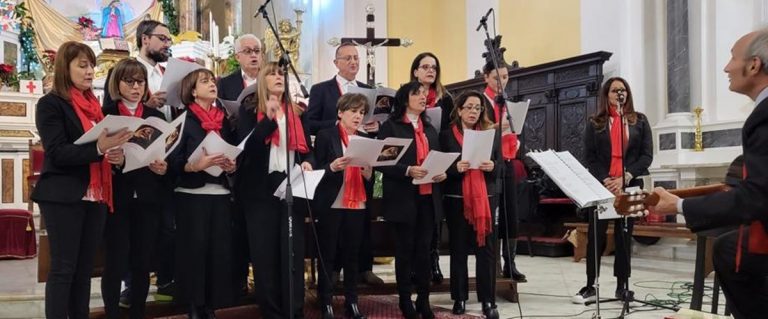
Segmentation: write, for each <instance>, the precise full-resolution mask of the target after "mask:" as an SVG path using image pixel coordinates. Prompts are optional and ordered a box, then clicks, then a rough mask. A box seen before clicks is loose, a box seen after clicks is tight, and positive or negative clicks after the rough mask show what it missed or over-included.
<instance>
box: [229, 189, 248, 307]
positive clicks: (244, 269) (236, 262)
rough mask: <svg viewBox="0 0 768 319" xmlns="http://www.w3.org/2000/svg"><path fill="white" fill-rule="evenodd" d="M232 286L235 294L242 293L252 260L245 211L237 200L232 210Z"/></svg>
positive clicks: (246, 282)
mask: <svg viewBox="0 0 768 319" xmlns="http://www.w3.org/2000/svg"><path fill="white" fill-rule="evenodd" d="M232 214H233V215H232V275H233V280H234V281H233V284H232V288H234V289H235V296H237V295H239V294H240V293H241V289H242V288H243V287H247V284H248V264H249V263H250V262H251V256H250V250H249V249H248V236H247V232H246V226H245V213H244V211H243V208H242V205H240V203H239V202H237V201H235V204H234V208H233V210H232Z"/></svg>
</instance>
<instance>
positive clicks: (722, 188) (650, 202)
mask: <svg viewBox="0 0 768 319" xmlns="http://www.w3.org/2000/svg"><path fill="white" fill-rule="evenodd" d="M730 189H731V187H730V186H728V185H726V184H712V185H705V186H696V187H691V188H681V189H672V190H668V192H670V193H672V194H673V195H676V196H677V197H680V198H687V197H696V196H703V195H709V194H713V193H718V192H727V191H728V190H730ZM658 203H659V194H657V193H656V192H647V191H642V192H639V193H630V194H622V195H619V196H616V199H615V200H614V202H613V207H614V208H615V209H616V213H617V214H619V215H621V216H637V215H642V216H644V215H648V211H647V208H648V207H649V206H656V205H657V204H658Z"/></svg>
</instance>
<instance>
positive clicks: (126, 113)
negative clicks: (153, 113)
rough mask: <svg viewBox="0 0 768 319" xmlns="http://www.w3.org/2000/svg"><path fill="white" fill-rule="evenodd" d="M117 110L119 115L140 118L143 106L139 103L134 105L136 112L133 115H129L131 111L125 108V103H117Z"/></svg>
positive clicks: (142, 113)
mask: <svg viewBox="0 0 768 319" xmlns="http://www.w3.org/2000/svg"><path fill="white" fill-rule="evenodd" d="M117 110H118V111H119V112H120V115H122V116H135V117H138V118H141V117H142V116H143V115H144V105H142V104H141V102H139V104H137V105H136V110H134V113H133V114H131V110H129V109H128V107H127V106H125V103H123V101H118V102H117Z"/></svg>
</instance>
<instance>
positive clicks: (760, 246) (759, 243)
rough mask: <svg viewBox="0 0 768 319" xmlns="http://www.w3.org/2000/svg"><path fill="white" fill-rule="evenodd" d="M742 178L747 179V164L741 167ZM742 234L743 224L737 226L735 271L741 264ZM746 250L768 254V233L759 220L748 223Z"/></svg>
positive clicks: (752, 252)
mask: <svg viewBox="0 0 768 319" xmlns="http://www.w3.org/2000/svg"><path fill="white" fill-rule="evenodd" d="M742 175H743V179H747V166H746V164H745V165H744V167H743V168H742ZM743 236H744V225H741V226H739V241H737V243H738V244H737V245H736V247H738V248H737V250H736V272H739V268H740V266H741V251H742V250H743V249H742V248H741V247H742V246H741V243H742V240H744V239H743ZM747 252H749V253H751V254H762V255H765V254H768V234H766V232H765V227H763V223H762V222H761V221H759V220H758V221H753V222H752V223H751V224H749V242H748V243H747Z"/></svg>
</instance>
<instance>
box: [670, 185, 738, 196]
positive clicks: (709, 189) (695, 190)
mask: <svg viewBox="0 0 768 319" xmlns="http://www.w3.org/2000/svg"><path fill="white" fill-rule="evenodd" d="M728 189H730V187H729V186H728V185H725V184H712V185H705V186H696V187H691V188H681V189H672V190H669V192H670V193H672V194H674V195H676V196H677V197H680V198H687V197H696V196H703V195H709V194H712V193H718V192H725V191H728Z"/></svg>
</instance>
